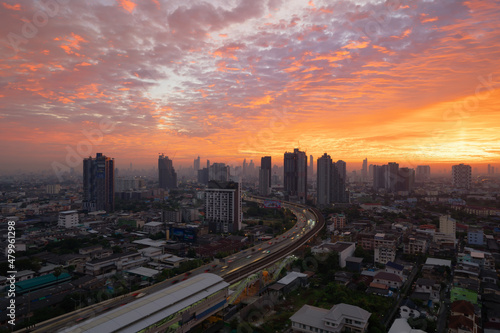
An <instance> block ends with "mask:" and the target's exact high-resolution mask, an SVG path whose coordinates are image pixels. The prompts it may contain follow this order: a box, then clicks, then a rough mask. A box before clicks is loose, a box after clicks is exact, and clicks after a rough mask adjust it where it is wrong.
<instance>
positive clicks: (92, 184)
mask: <svg viewBox="0 0 500 333" xmlns="http://www.w3.org/2000/svg"><path fill="white" fill-rule="evenodd" d="M114 164H115V161H114V159H112V158H109V157H106V156H104V155H103V154H102V153H97V154H96V157H95V158H92V157H89V158H85V159H84V160H83V202H82V203H83V209H84V210H88V211H89V212H94V211H98V210H105V211H106V212H112V211H113V210H114V209H115V176H114V171H115V168H114Z"/></svg>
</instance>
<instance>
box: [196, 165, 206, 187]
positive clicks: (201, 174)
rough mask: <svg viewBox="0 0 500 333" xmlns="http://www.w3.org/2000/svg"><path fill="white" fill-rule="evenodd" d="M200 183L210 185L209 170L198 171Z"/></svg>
mask: <svg viewBox="0 0 500 333" xmlns="http://www.w3.org/2000/svg"><path fill="white" fill-rule="evenodd" d="M198 183H200V184H205V185H208V169H207V168H203V169H201V170H198Z"/></svg>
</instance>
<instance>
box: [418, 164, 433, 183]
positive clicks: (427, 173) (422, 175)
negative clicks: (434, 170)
mask: <svg viewBox="0 0 500 333" xmlns="http://www.w3.org/2000/svg"><path fill="white" fill-rule="evenodd" d="M430 177H431V167H430V166H429V165H417V172H416V175H415V179H416V180H417V181H419V182H422V181H425V180H429V179H430Z"/></svg>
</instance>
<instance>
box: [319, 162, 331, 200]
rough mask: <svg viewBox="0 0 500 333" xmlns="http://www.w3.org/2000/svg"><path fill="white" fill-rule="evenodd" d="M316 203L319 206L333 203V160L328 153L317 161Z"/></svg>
mask: <svg viewBox="0 0 500 333" xmlns="http://www.w3.org/2000/svg"><path fill="white" fill-rule="evenodd" d="M316 168H317V169H316V203H317V205H318V206H323V205H329V204H330V203H331V200H330V199H331V176H332V158H331V157H330V155H327V154H326V153H324V154H323V156H321V157H320V158H318V160H317V161H316Z"/></svg>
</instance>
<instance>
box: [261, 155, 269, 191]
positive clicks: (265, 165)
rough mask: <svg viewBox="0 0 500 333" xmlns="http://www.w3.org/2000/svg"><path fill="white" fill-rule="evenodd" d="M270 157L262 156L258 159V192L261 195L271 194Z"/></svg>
mask: <svg viewBox="0 0 500 333" xmlns="http://www.w3.org/2000/svg"><path fill="white" fill-rule="evenodd" d="M271 172H272V164H271V156H264V157H262V158H261V159H260V170H259V192H260V194H261V195H269V194H270V193H271Z"/></svg>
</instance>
